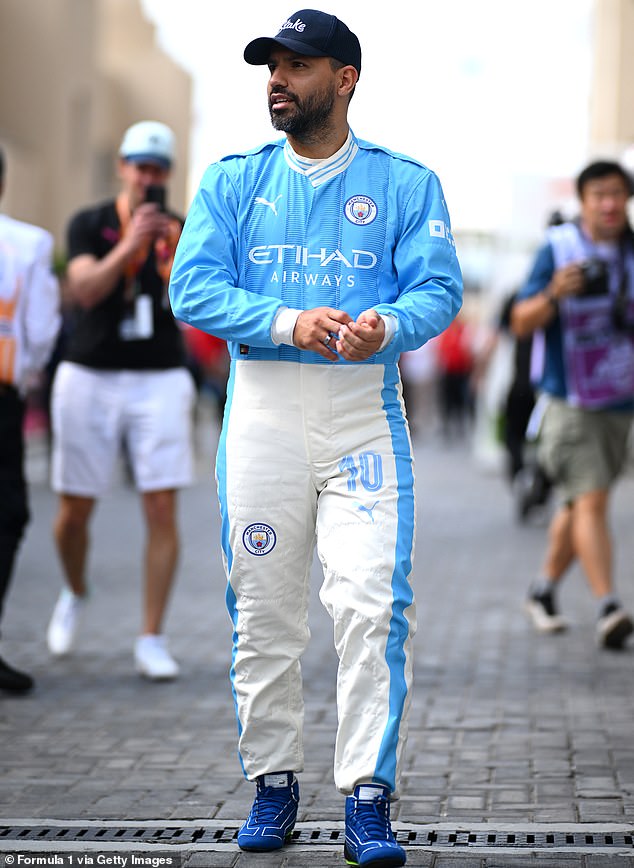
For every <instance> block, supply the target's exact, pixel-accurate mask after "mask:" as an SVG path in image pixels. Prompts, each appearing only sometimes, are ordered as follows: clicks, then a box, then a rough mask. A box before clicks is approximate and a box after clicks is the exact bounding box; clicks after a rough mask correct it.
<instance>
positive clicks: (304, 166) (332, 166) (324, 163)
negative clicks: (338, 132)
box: [284, 130, 359, 187]
mask: <svg viewBox="0 0 634 868" xmlns="http://www.w3.org/2000/svg"><path fill="white" fill-rule="evenodd" d="M358 150H359V146H358V145H357V143H356V141H355V138H354V136H353V135H352V130H348V138H347V139H346V140H345V142H344V143H343V145H342V146H341V147H340V148H339V150H338V151H337V152H336V153H334V154H333V155H332V156H331V157H325V158H323V159H309V158H308V157H301V156H300V155H299V154H297V153H295V151H294V150H293V148H292V147H291V146H290V143H289V141H288V139H287V140H286V143H285V145H284V156H285V157H286V162H287V163H288V165H289V166H290V168H291V169H293V171H294V172H297V173H298V174H300V175H304V176H305V177H306V178H308V180H309V181H310V183H311V184H312V185H313V187H320V186H321V185H322V184H325V183H326V182H327V181H330V179H331V178H334V177H335V176H336V175H339V174H341V172H345V170H346V169H347V168H348V166H349V165H350V163H351V162H352V161H353V160H354V158H355V155H356V153H357V151H358Z"/></svg>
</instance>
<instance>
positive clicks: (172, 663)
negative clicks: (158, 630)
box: [134, 633, 180, 681]
mask: <svg viewBox="0 0 634 868" xmlns="http://www.w3.org/2000/svg"><path fill="white" fill-rule="evenodd" d="M134 660H135V662H136V669H137V672H139V673H140V674H141V675H144V676H145V677H146V678H150V679H151V680H152V681H170V680H171V679H172V678H176V676H177V675H178V673H179V672H180V669H179V666H178V663H177V662H176V660H174V658H173V657H172V655H171V654H170V652H169V650H168V647H167V639H166V638H165V636H157V635H155V634H153V633H146V635H145V636H139V637H138V638H137V640H136V643H135V646H134Z"/></svg>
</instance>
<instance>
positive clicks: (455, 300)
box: [170, 9, 462, 866]
mask: <svg viewBox="0 0 634 868" xmlns="http://www.w3.org/2000/svg"><path fill="white" fill-rule="evenodd" d="M244 57H245V59H246V60H247V62H248V63H251V64H255V65H267V66H268V69H269V82H268V107H269V112H270V115H271V120H272V123H273V126H274V127H275V128H276V129H277V130H280V131H282V132H284V133H285V138H284V139H282V140H281V141H279V140H278V141H276V142H273V143H270V144H266V145H263V146H262V147H259V148H256V149H254V150H253V151H249V152H248V153H246V154H239V155H234V156H230V157H227V158H225V159H223V160H220V161H219V162H218V163H215V164H213V165H211V166H210V167H209V168H208V170H207V172H206V173H205V176H204V177H203V180H202V182H201V185H200V189H199V190H198V193H197V195H196V196H195V198H194V202H193V204H192V207H191V210H190V212H189V214H188V218H187V221H186V225H185V229H184V231H183V235H182V237H181V241H180V242H179V245H178V249H177V252H176V258H175V261H174V268H173V270H172V277H171V281H170V298H171V302H172V307H173V309H174V312H175V315H176V316H177V317H178V318H179V319H182V320H184V321H186V322H189V323H191V324H192V325H195V326H197V327H198V328H200V329H202V330H204V331H207V332H210V333H211V334H215V335H217V336H218V337H222V338H224V339H226V340H227V341H228V342H229V348H230V352H231V357H232V362H231V373H230V381H229V390H228V400H227V404H226V409H225V417H224V423H223V431H222V435H221V439H220V444H219V449H218V455H217V462H216V471H217V479H218V492H219V499H220V508H221V514H222V540H223V554H224V558H225V564H226V569H227V574H228V586H227V594H226V599H227V603H228V607H229V611H230V614H231V618H232V621H233V624H234V640H235V641H234V653H233V665H232V673H231V675H232V683H233V689H234V696H235V700H236V710H237V716H238V722H239V732H240V738H239V748H240V757H241V761H242V765H243V768H244V771H245V774H246V776H247V778H248V779H249V780H251V781H254V782H255V783H256V796H255V801H254V803H253V807H252V809H251V812H250V814H249V817H248V818H247V820H246V822H245V823H244V825H243V826H242V827H241V829H240V831H239V833H238V844H239V846H240V847H241V848H242V849H244V850H256V851H258V850H275V849H277V848H280V847H282V846H283V845H284V843H285V842H286V841H288V840H289V838H290V836H291V833H292V830H293V827H294V824H295V822H296V819H297V809H298V802H299V782H298V780H297V774H298V773H299V772H301V771H302V769H303V762H304V758H303V744H302V723H303V699H302V683H301V670H300V657H301V655H302V653H303V651H304V649H305V648H306V645H307V643H308V639H309V629H308V624H307V598H308V578H309V574H310V567H311V564H312V555H313V548H314V544H315V540H316V542H317V548H318V553H319V557H320V560H321V563H322V565H323V568H324V582H323V585H322V588H321V599H322V602H323V603H324V605H325V607H326V609H327V610H328V612H329V614H330V615H331V617H332V619H333V622H334V630H335V645H336V649H337V653H338V655H339V659H340V666H339V673H338V683H337V704H338V717H339V722H338V730H337V741H336V748H335V784H336V786H337V788H338V789H339V790H340V792H342V793H343V794H345V795H346V805H345V817H346V835H345V851H344V855H345V858H346V859H347V860H348V862H350V863H351V864H358V865H374V866H398V865H403V864H404V862H405V859H406V855H405V851H404V849H403V848H402V847H401V846H400V844H398V842H397V841H396V840H395V837H394V835H393V833H392V829H391V825H390V801H391V800H392V799H395V798H397V797H398V793H399V779H400V773H401V768H402V763H403V749H404V746H405V742H406V734H407V713H408V709H409V705H410V691H411V684H412V649H411V639H412V635H413V633H414V629H415V610H414V596H413V591H412V587H411V584H410V574H411V569H412V557H413V548H414V526H415V507H414V476H413V456H412V448H411V443H410V438H409V432H408V428H407V421H406V418H405V412H404V406H403V399H402V391H401V383H400V378H399V373H398V365H397V362H398V358H399V355H400V353H401V352H403V351H405V350H411V349H414V348H416V347H418V346H420V345H422V344H424V343H425V342H426V341H427V340H429V339H430V338H432V337H433V336H435V335H437V334H438V333H439V332H441V331H442V330H443V329H445V328H446V327H447V326H448V325H449V323H450V322H451V321H452V319H453V318H454V317H455V315H456V313H457V312H458V310H459V308H460V305H461V300H462V282H461V276H460V269H459V266H458V262H457V259H456V253H455V246H454V244H453V240H452V236H451V230H450V223H449V215H448V213H447V208H446V206H445V201H444V197H443V194H442V189H441V186H440V183H439V181H438V179H437V177H436V176H435V174H434V173H433V172H431V171H430V170H429V169H427V168H426V167H425V166H423V165H421V164H420V163H419V162H417V161H416V160H413V159H410V158H409V157H404V156H402V155H397V154H394V153H392V152H391V151H388V150H387V149H386V148H383V147H379V146H377V145H372V144H370V143H369V142H366V141H363V140H362V139H359V138H357V137H356V136H355V135H354V134H353V133H352V131H351V130H350V127H349V124H348V119H347V115H348V107H349V104H350V99H351V97H352V94H353V92H354V90H355V87H356V84H357V82H358V80H359V75H360V73H361V47H360V44H359V40H358V39H357V37H356V36H355V34H354V33H352V32H351V31H350V30H349V28H348V27H347V26H346V25H345V24H344V23H343V22H342V21H340V20H339V19H338V18H337V17H335V16H334V15H328V14H326V13H324V12H319V11H317V10H313V9H303V10H301V11H299V12H296V13H295V14H294V15H291V16H290V18H288V19H287V20H286V21H285V22H284V24H283V25H282V27H281V29H280V30H279V32H278V33H277V34H276V35H275V36H274V37H261V38H259V39H255V40H254V41H253V42H250V43H249V44H248V45H247V47H246V49H245V52H244Z"/></svg>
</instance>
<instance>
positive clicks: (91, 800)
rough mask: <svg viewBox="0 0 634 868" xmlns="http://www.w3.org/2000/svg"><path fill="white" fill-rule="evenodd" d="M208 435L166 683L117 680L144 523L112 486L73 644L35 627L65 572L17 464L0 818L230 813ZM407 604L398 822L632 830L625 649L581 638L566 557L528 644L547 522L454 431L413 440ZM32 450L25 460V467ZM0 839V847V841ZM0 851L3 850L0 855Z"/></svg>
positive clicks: (315, 734) (543, 860)
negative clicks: (522, 513) (412, 549)
mask: <svg viewBox="0 0 634 868" xmlns="http://www.w3.org/2000/svg"><path fill="white" fill-rule="evenodd" d="M214 439H215V432H214V431H213V429H210V432H207V431H202V432H201V431H199V432H198V442H199V451H200V456H199V462H198V468H199V473H198V478H197V482H196V484H195V485H194V486H192V487H191V488H190V489H188V490H187V491H186V492H184V493H183V494H182V496H181V501H180V518H181V526H182V543H183V552H182V558H181V564H180V570H179V580H178V583H177V585H176V588H175V591H174V596H173V600H172V605H171V608H170V612H169V617H168V621H167V625H166V628H167V630H166V631H167V633H168V636H169V639H170V643H171V647H172V650H173V652H174V654H175V656H176V657H177V659H178V660H179V661H180V663H181V666H182V675H181V677H180V678H179V679H178V680H177V681H175V682H173V683H168V684H153V683H148V682H146V681H143V680H142V679H140V678H139V677H138V676H137V675H136V674H135V672H134V668H133V661H132V646H133V642H134V638H135V634H136V631H137V629H138V625H139V620H140V592H141V579H140V559H141V551H142V544H143V541H142V536H143V533H142V522H141V516H140V509H139V504H138V500H137V498H136V495H135V494H134V492H133V491H132V490H131V489H130V487H129V486H128V485H127V484H126V482H125V479H124V477H123V475H122V476H121V478H118V479H117V481H116V483H115V485H114V486H113V489H112V491H111V493H110V494H109V495H108V496H107V497H106V498H105V499H104V500H103V501H102V502H101V504H100V505H99V507H98V511H97V514H96V517H95V521H94V525H93V531H92V537H93V548H92V555H91V561H90V582H91V586H92V593H91V598H90V603H89V605H88V607H87V610H86V614H85V619H84V622H83V628H82V631H81V635H80V640H79V643H78V648H77V651H76V652H75V653H74V654H73V655H72V656H70V657H68V658H66V659H63V660H57V661H52V660H50V659H49V657H48V654H47V650H46V645H45V640H44V634H45V629H46V625H47V622H48V618H49V616H50V612H51V610H52V607H53V605H54V602H55V599H56V596H57V593H58V590H59V587H60V582H61V575H60V570H59V566H58V563H57V559H56V555H55V551H54V548H53V542H52V537H51V525H52V519H53V515H54V510H55V498H54V496H53V495H52V493H51V492H50V490H49V488H48V485H47V484H46V481H45V478H44V476H45V474H44V473H43V471H42V467H41V466H40V465H38V464H36V463H33V464H30V465H29V467H30V470H29V472H30V476H31V478H32V486H31V500H32V512H33V520H32V522H31V525H30V527H29V531H28V535H27V538H26V540H25V543H24V545H23V548H22V552H21V556H20V560H19V564H18V570H17V573H16V576H15V579H14V583H13V587H12V591H11V593H10V596H9V600H8V603H7V607H6V615H5V619H4V624H3V637H2V653H3V654H4V656H5V657H6V658H7V659H8V660H10V661H11V662H13V663H14V664H15V665H17V666H21V667H23V668H25V669H26V670H28V671H30V672H32V674H33V675H34V676H35V678H36V681H37V687H36V690H35V691H34V692H33V693H32V695H30V696H28V697H24V698H20V699H15V698H7V697H2V699H0V744H1V756H0V817H3V818H5V819H16V818H30V819H31V820H32V821H33V820H35V819H37V818H39V819H58V820H71V819H75V820H81V819H100V820H121V821H122V822H124V821H125V822H128V821H134V820H138V821H143V820H165V821H170V822H172V823H173V822H174V821H178V820H182V821H188V820H201V821H202V822H204V821H205V820H213V821H214V822H224V821H227V823H230V822H231V821H233V822H235V821H237V820H240V819H241V818H243V817H244V816H245V814H246V813H247V811H248V808H249V806H250V803H251V799H252V794H253V788H252V785H251V784H249V783H248V782H245V781H244V780H243V777H242V774H241V770H240V766H239V762H238V759H237V755H236V731H235V720H234V713H233V703H232V697H231V691H230V687H229V683H228V668H229V665H230V634H231V630H230V622H229V619H228V615H227V614H226V611H225V608H224V584H225V579H224V575H223V570H222V564H221V560H220V554H219V519H218V509H217V503H216V499H215V489H214V484H213V478H212V477H213V466H212V464H213V460H212V453H213V447H214ZM416 452H417V485H418V538H417V555H416V565H415V573H414V585H415V590H416V594H417V600H418V623H419V626H418V632H417V635H416V640H415V648H416V674H415V677H416V681H415V694H414V700H413V706H412V712H411V725H410V738H409V744H408V751H407V758H406V765H405V773H404V777H403V793H402V798H401V800H400V801H399V802H398V803H396V804H395V805H394V810H393V816H394V817H395V819H396V820H397V822H399V823H404V824H409V823H415V824H427V823H429V824H434V823H436V824H437V823H443V824H446V823H456V824H461V826H462V827H465V824H467V825H468V824H470V823H474V824H477V823H487V824H489V825H490V827H491V828H492V829H504V828H507V827H511V826H513V824H526V823H553V824H557V823H559V824H561V823H571V824H572V823H583V824H589V823H593V824H599V825H601V827H608V826H609V825H610V824H614V823H621V824H628V823H629V824H632V823H634V650H633V649H632V647H630V648H628V649H627V650H626V651H624V652H621V653H615V652H607V651H603V650H600V649H598V648H597V647H596V645H595V641H594V618H595V611H594V608H595V607H594V603H593V601H592V599H591V596H590V593H589V590H588V588H587V586H586V584H585V581H584V579H583V577H582V575H581V573H580V572H579V570H578V569H576V568H575V569H574V570H573V571H572V573H571V574H570V576H569V577H568V580H567V582H566V584H565V585H564V588H563V591H562V597H561V601H562V607H563V609H564V610H565V614H566V615H567V616H568V617H569V618H570V620H571V629H570V630H569V631H568V632H567V633H565V634H562V635H557V636H537V635H535V634H534V633H533V632H532V631H531V629H530V627H529V625H528V624H527V622H526V619H525V616H524V614H523V612H522V609H521V604H522V600H523V597H524V594H525V591H526V587H527V584H528V582H529V581H530V579H531V578H532V577H533V575H534V574H535V573H536V571H537V570H538V568H539V565H540V561H541V556H542V552H543V546H544V542H545V525H544V523H543V522H541V523H540V522H534V523H532V524H530V525H520V524H518V523H517V522H516V521H515V519H514V516H513V509H512V501H511V498H510V493H509V490H508V487H507V484H506V481H505V480H504V478H503V476H502V475H501V474H500V473H498V472H492V471H491V470H490V469H486V468H484V467H482V466H481V465H480V464H478V462H476V461H475V459H474V457H473V454H472V452H471V450H470V449H469V448H468V446H467V445H465V444H462V445H461V444H453V445H451V444H450V445H447V444H440V443H438V442H437V441H435V440H434V439H433V438H430V437H427V438H425V439H424V440H423V441H422V442H417V445H416ZM31 461H35V459H31ZM633 512H634V474H633V473H629V474H628V475H627V477H626V478H625V479H624V480H623V481H622V483H621V484H620V486H619V487H618V489H617V491H616V494H615V497H614V502H613V506H612V519H613V524H614V529H615V537H616V539H617V557H616V575H617V585H618V588H619V590H620V592H621V595H622V597H623V599H624V601H625V603H626V604H627V606H628V607H629V608H630V609H633V610H634V586H633V581H632V579H633V576H632V570H633V567H632V565H633V564H634V533H632V515H633ZM318 585H319V571H318V569H317V565H315V568H314V569H313V587H312V597H311V629H312V642H311V645H310V648H309V650H308V652H307V654H306V655H305V660H304V667H303V669H304V677H305V697H306V729H305V742H306V769H305V771H304V772H303V773H302V774H301V777H300V781H301V793H302V801H301V807H300V817H299V819H300V821H302V822H311V823H323V824H324V825H325V826H328V827H330V826H332V825H333V824H337V823H339V822H340V821H341V819H342V810H343V798H342V796H340V795H339V794H338V793H337V792H336V791H335V789H334V787H333V783H332V757H333V736H334V731H335V725H336V707H335V666H336V661H335V655H334V651H333V649H332V628H331V625H330V622H329V619H328V617H327V615H326V613H325V612H324V611H323V609H322V608H321V606H320V603H319V601H318V597H317V591H318ZM0 849H2V848H1V847H0ZM184 859H185V861H184V863H183V864H186V865H187V866H188V868H199V866H201V868H202V866H235V865H240V866H247V865H248V866H251V868H259V866H267V868H268V866H270V868H277V866H280V868H281V866H288V868H291V866H300V865H301V866H326V865H339V864H344V863H343V859H342V857H341V852H340V848H339V847H337V848H336V851H335V848H324V849H315V850H311V848H310V847H305V848H301V850H297V851H294V850H293V847H289V848H286V849H285V850H284V851H283V853H280V854H274V855H270V856H253V855H251V856H249V855H245V854H241V853H239V852H238V851H237V850H235V849H233V848H230V849H228V850H227V849H225V850H219V851H217V852H209V851H206V852H198V851H193V850H192V851H191V852H188V853H186V854H185V855H184ZM1 864H2V860H0V865H1ZM408 864H409V865H412V866H419V865H420V866H423V865H424V866H434V868H445V866H447V868H453V866H458V865H460V866H461V868H467V866H469V868H470V866H474V868H475V866H478V868H480V866H487V868H498V866H520V865H521V866H524V865H526V866H528V865H530V866H533V865H539V866H551V865H553V866H555V865H556V866H568V865H574V866H585V868H594V866H598V865H602V866H608V865H617V864H618V865H619V866H627V865H630V866H634V853H633V854H632V857H629V856H623V855H619V856H610V855H606V854H595V855H593V854H592V853H591V852H588V853H586V854H578V853H575V854H567V853H565V854H563V853H562V854H550V855H549V854H547V853H540V854H531V853H517V854H515V853H513V854H508V853H505V854H504V855H500V856H496V855H491V854H490V853H487V854H486V856H485V855H479V854H478V853H474V854H473V855H471V854H468V853H452V852H447V853H446V854H445V853H430V852H426V851H425V850H424V849H423V848H420V847H418V848H414V847H412V848H410V851H409V852H408Z"/></svg>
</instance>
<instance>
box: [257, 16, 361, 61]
mask: <svg viewBox="0 0 634 868" xmlns="http://www.w3.org/2000/svg"><path fill="white" fill-rule="evenodd" d="M276 45H283V46H284V48H290V49H291V51H296V52H297V53H298V54H305V55H307V56H308V57H333V58H334V59H335V60H338V61H339V62H340V63H343V64H344V65H345V66H354V68H355V69H356V70H357V72H358V73H359V75H361V45H360V44H359V40H358V39H357V37H356V36H355V34H354V33H353V32H352V31H351V30H350V29H349V28H348V27H346V25H345V24H344V23H343V21H340V20H339V19H338V18H337V17H336V16H334V15H328V14H327V13H326V12H319V11H318V10H317V9H300V11H299V12H295V14H294V15H291V16H290V18H288V19H287V20H286V21H285V22H284V24H282V26H281V27H280V29H279V32H278V33H277V35H276V36H260V37H259V38H258V39H254V40H253V41H252V42H249V44H248V45H247V47H246V48H245V49H244V59H245V60H246V62H247V63H251V64H253V65H254V66H263V65H264V64H266V63H268V62H269V57H270V56H271V52H272V51H274V50H275V46H276Z"/></svg>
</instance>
